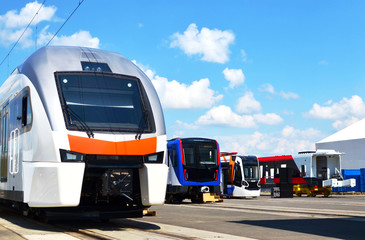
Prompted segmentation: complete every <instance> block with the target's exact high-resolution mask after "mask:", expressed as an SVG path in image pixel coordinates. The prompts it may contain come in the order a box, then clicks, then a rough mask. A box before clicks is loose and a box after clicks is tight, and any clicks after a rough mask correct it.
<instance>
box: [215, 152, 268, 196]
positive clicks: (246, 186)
mask: <svg viewBox="0 0 365 240" xmlns="http://www.w3.org/2000/svg"><path fill="white" fill-rule="evenodd" d="M221 168H222V181H221V189H220V190H221V194H222V195H224V196H229V197H240V198H256V197H258V196H260V192H261V186H260V178H259V170H258V168H259V166H258V160H257V157H256V156H243V155H238V154H237V152H232V153H228V152H222V153H221Z"/></svg>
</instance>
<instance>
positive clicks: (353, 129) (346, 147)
mask: <svg viewBox="0 0 365 240" xmlns="http://www.w3.org/2000/svg"><path fill="white" fill-rule="evenodd" d="M316 149H333V150H336V151H338V152H342V153H344V155H342V157H341V159H342V160H341V168H342V169H359V168H365V118H364V119H362V120H360V121H358V122H356V123H354V124H352V125H350V126H348V127H347V128H344V129H342V130H340V131H338V132H336V133H334V134H332V135H331V136H329V137H326V138H325V139H323V140H321V141H319V142H317V143H316Z"/></svg>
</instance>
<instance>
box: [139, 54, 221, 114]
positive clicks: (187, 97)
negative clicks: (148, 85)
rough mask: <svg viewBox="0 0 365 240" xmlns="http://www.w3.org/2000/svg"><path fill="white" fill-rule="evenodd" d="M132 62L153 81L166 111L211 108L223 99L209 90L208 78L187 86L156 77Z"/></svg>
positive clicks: (145, 68)
mask: <svg viewBox="0 0 365 240" xmlns="http://www.w3.org/2000/svg"><path fill="white" fill-rule="evenodd" d="M132 62H134V63H135V64H136V65H138V66H139V67H140V68H141V69H142V71H144V72H145V74H146V75H147V76H148V77H149V78H150V79H151V81H152V83H153V85H154V87H155V88H156V91H157V93H158V96H159V98H160V101H161V104H162V106H163V107H164V108H166V109H193V108H198V109H199V108H200V109H202V108H210V107H212V106H213V105H214V104H215V103H217V102H218V101H220V100H221V99H222V98H223V95H218V94H217V93H216V92H215V91H214V90H212V89H210V88H209V86H210V81H209V79H208V78H203V79H200V80H199V81H193V82H192V83H191V84H190V85H187V84H185V83H179V82H178V81H176V80H172V81H169V80H168V79H167V78H165V77H160V76H158V75H156V74H155V72H154V71H152V70H151V69H149V68H148V67H146V66H144V65H142V64H139V63H137V62H136V61H135V60H133V61H132Z"/></svg>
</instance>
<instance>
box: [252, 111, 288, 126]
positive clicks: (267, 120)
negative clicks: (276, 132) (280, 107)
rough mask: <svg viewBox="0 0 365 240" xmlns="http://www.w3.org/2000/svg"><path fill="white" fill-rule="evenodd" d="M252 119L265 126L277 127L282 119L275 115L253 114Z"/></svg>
mask: <svg viewBox="0 0 365 240" xmlns="http://www.w3.org/2000/svg"><path fill="white" fill-rule="evenodd" d="M253 117H254V119H255V120H256V121H257V122H259V123H264V124H267V125H278V124H280V123H282V122H283V119H282V118H281V117H280V116H279V115H277V114H276V113H267V114H255V115H253Z"/></svg>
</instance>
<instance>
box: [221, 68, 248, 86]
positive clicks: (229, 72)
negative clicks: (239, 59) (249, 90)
mask: <svg viewBox="0 0 365 240" xmlns="http://www.w3.org/2000/svg"><path fill="white" fill-rule="evenodd" d="M223 74H224V78H225V79H226V80H228V81H229V87H230V88H234V87H237V86H239V85H241V84H243V83H244V82H245V75H244V74H243V72H242V69H228V68H225V69H224V70H223Z"/></svg>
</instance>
